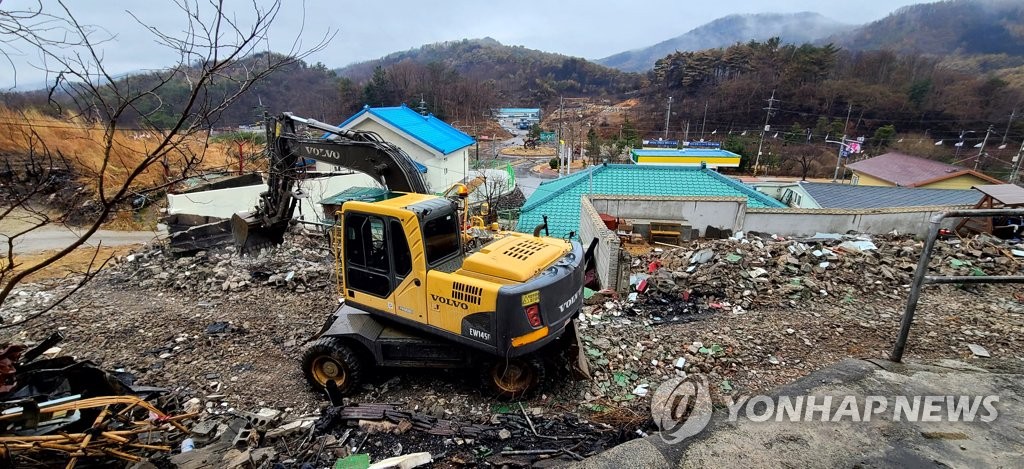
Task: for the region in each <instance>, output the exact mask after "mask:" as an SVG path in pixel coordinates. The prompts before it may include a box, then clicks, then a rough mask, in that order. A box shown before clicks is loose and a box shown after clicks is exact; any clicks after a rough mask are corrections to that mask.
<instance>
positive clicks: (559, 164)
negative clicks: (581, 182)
mask: <svg viewBox="0 0 1024 469" xmlns="http://www.w3.org/2000/svg"><path fill="white" fill-rule="evenodd" d="M562 146H563V145H562V97H561V96H559V97H558V177H562V156H563V155H562V151H563V150H562Z"/></svg>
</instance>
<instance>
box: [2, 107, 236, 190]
mask: <svg viewBox="0 0 1024 469" xmlns="http://www.w3.org/2000/svg"><path fill="white" fill-rule="evenodd" d="M163 138H164V137H163V134H162V133H160V132H159V131H135V130H124V131H117V132H116V133H115V134H114V136H113V139H112V141H111V145H110V152H109V158H107V157H106V156H105V155H106V154H107V152H106V151H105V147H106V145H105V136H104V127H103V126H101V125H96V124H93V123H90V122H86V121H85V120H83V119H80V118H78V119H56V118H53V117H48V116H45V115H43V114H41V113H39V112H37V111H33V110H28V111H13V110H10V109H5V108H0V153H6V154H10V155H14V157H15V158H26V157H27V156H28V155H29V154H30V153H34V154H35V155H36V156H38V155H41V152H42V151H43V148H44V147H45V149H46V150H48V151H49V152H50V154H52V155H53V156H54V157H57V155H58V154H59V155H63V157H64V158H65V159H66V161H67V164H68V165H69V166H70V167H71V169H72V170H73V171H74V174H75V175H76V177H77V179H78V181H79V182H80V183H81V184H82V185H84V186H86V187H88V188H90V189H92V190H93V193H95V194H98V193H99V192H98V191H99V184H100V181H101V179H102V181H103V185H104V193H105V194H106V195H113V194H114V193H115V192H117V190H118V189H119V188H120V187H121V186H122V185H123V184H124V183H125V181H126V180H127V179H128V177H129V175H130V174H131V173H132V172H133V171H134V170H135V169H136V168H137V167H138V166H139V165H140V164H143V162H144V161H145V160H146V158H147V157H149V156H150V155H152V153H153V152H154V151H155V150H156V149H157V148H158V146H159V144H160V142H161V140H162V139H163ZM197 159H198V164H196V163H195V162H196V161H197ZM190 161H191V162H192V163H191V164H190ZM104 162H106V163H107V164H106V166H105V167H104ZM167 164H168V167H169V174H170V177H171V178H174V177H180V176H181V174H182V172H183V171H184V170H185V169H186V168H188V169H190V170H191V171H197V170H211V169H219V168H235V167H236V166H237V164H238V157H237V149H235V148H232V147H231V146H230V145H227V144H209V143H208V141H207V135H206V133H205V132H203V133H198V134H195V135H191V136H188V137H185V138H184V139H183V141H182V143H181V145H179V146H178V148H177V149H176V151H172V152H171V153H170V154H168V155H167ZM101 176H102V178H101ZM167 182H168V177H167V175H165V174H164V167H163V165H162V164H161V162H159V161H158V162H156V164H152V165H150V166H149V167H147V168H145V169H144V170H143V172H142V173H141V174H140V175H139V176H138V177H137V178H136V179H135V180H134V181H133V183H132V188H133V189H136V190H137V189H143V188H152V187H159V186H161V185H163V184H166V183H167Z"/></svg>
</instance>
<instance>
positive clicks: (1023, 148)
mask: <svg viewBox="0 0 1024 469" xmlns="http://www.w3.org/2000/svg"><path fill="white" fill-rule="evenodd" d="M1022 155H1024V142H1021V143H1020V150H1017V156H1014V157H1013V161H1012V163H1014V165H1013V171H1012V172H1011V173H1010V180H1009V181H1008V182H1009V183H1010V184H1016V183H1017V180H1018V179H1019V178H1020V162H1021V159H1022V158H1021V156H1022Z"/></svg>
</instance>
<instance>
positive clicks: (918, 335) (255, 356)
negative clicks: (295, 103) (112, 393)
mask: <svg viewBox="0 0 1024 469" xmlns="http://www.w3.org/2000/svg"><path fill="white" fill-rule="evenodd" d="M325 261H326V260H325ZM133 275H134V274H133V273H132V271H130V270H126V267H124V266H123V265H122V266H118V267H114V268H113V269H111V271H110V272H107V273H104V274H102V275H101V276H100V277H98V278H97V279H96V280H94V281H93V282H92V283H90V284H89V285H88V286H87V287H86V288H85V289H84V290H83V291H81V292H79V293H78V294H77V295H76V296H74V297H73V299H72V300H71V301H69V302H68V303H66V304H65V305H62V306H61V307H59V308H58V309H57V310H56V311H54V312H52V313H50V314H47V315H45V316H43V317H41V318H40V319H38V320H35V321H33V322H30V323H28V324H27V325H25V326H19V327H15V328H12V329H6V330H5V332H4V340H5V341H9V342H32V341H38V340H41V339H42V338H44V337H45V336H47V335H48V334H50V333H51V332H52V331H54V330H60V331H62V332H63V333H64V334H65V335H66V336H67V339H66V340H65V341H64V342H63V343H62V344H61V345H60V347H61V349H62V350H61V353H63V354H69V355H74V356H76V357H79V358H85V359H90V360H94V361H96V362H98V363H100V364H101V365H102V366H104V367H106V368H113V369H124V370H127V371H129V372H131V373H133V374H134V375H135V376H136V377H137V383H138V384H144V385H153V386H164V387H167V388H170V389H171V390H173V391H174V392H176V393H178V394H179V395H180V396H182V397H183V398H185V399H187V398H191V397H199V398H200V399H202V400H203V401H204V402H205V403H206V405H207V406H208V408H209V409H214V410H216V409H221V410H226V409H243V410H255V409H257V408H259V407H272V408H277V409H281V410H285V411H286V412H287V414H288V415H293V416H295V415H301V414H305V413H310V412H314V411H316V410H317V409H319V408H321V407H323V406H325V405H326V402H325V401H324V399H323V398H322V397H321V396H320V395H318V394H316V393H314V392H313V391H312V390H311V389H310V387H309V386H307V385H306V383H305V381H304V379H303V377H302V374H301V372H300V370H299V362H298V361H299V358H300V356H301V354H302V350H303V346H304V342H305V341H306V340H307V339H308V338H309V337H310V336H311V335H312V334H314V333H315V332H316V330H317V329H318V328H319V327H320V326H321V324H322V323H323V321H324V320H325V318H326V317H327V315H328V314H329V313H330V312H331V310H332V307H333V306H332V305H334V304H335V302H334V300H333V291H332V290H333V288H330V287H322V288H318V289H310V290H308V291H305V292H302V293H296V292H294V291H289V290H285V289H275V288H270V287H254V288H251V289H248V290H244V291H238V292H234V291H225V292H217V293H209V292H207V293H198V292H194V291H190V290H175V289H167V288H147V287H141V286H140V283H141V281H140V279H139V278H135V277H133ZM183 275H187V273H184V274H183ZM67 288H69V285H66V284H64V283H63V282H60V281H52V282H50V283H45V284H37V285H28V286H25V288H20V289H19V291H18V292H17V293H16V294H15V297H14V298H13V300H12V302H11V303H9V304H7V305H5V306H4V311H3V315H4V317H5V320H7V321H10V320H12V319H15V320H16V319H20V318H19V317H17V316H21V315H23V314H27V312H29V311H31V301H33V299H34V298H38V297H45V296H46V295H56V294H59V293H60V292H61V291H63V290H64V289H67ZM1019 298H1024V290H1022V288H1021V287H1016V286H981V287H977V288H971V289H960V288H956V287H953V286H941V287H932V288H928V289H927V291H926V293H925V294H924V295H923V297H922V300H921V305H920V308H919V314H918V318H917V322H916V324H915V328H914V330H913V332H912V334H911V339H910V342H909V348H908V355H907V358H908V359H915V358H929V359H938V358H956V359H961V360H972V359H976V358H972V355H971V352H970V351H969V350H968V348H967V347H966V344H967V343H978V344H981V345H983V346H985V347H986V348H987V349H988V350H989V351H990V352H991V353H992V354H993V356H998V357H1000V358H1011V357H1016V358H1017V359H1024V305H1022V304H1021V301H1020V300H1019ZM905 299H906V288H901V289H897V290H894V291H892V292H891V293H883V294H877V295H873V296H870V297H857V298H852V299H846V300H844V301H835V300H832V299H821V300H814V299H812V300H809V301H807V302H801V303H798V304H795V305H793V306H791V307H772V308H750V309H747V310H746V311H744V312H742V313H739V314H737V313H734V312H731V311H729V310H728V309H724V310H721V311H718V312H713V313H711V314H702V315H695V316H694V317H692V318H688V319H686V320H684V321H680V322H676V323H670V324H660V325H659V324H656V323H655V322H653V321H651V318H650V316H649V315H650V314H651V313H650V312H648V313H645V314H646V315H645V314H641V315H637V314H635V313H630V312H623V313H622V314H621V315H613V314H604V313H605V312H606V311H605V309H604V308H605V306H603V305H602V304H600V303H598V304H596V305H591V306H587V307H586V308H585V312H586V314H587V317H588V318H590V319H591V320H590V321H588V325H587V327H586V328H585V329H583V330H582V335H583V336H584V340H585V341H586V344H587V347H588V348H595V349H600V355H601V356H603V357H604V358H606V359H605V360H603V361H602V360H598V359H596V357H595V356H593V355H596V354H592V356H591V366H592V368H593V369H594V372H595V378H594V380H593V381H590V382H572V381H567V380H564V379H559V380H556V381H555V382H552V383H549V385H548V387H547V389H546V390H544V392H542V393H541V394H539V395H538V396H536V397H534V398H533V399H531V400H529V401H528V402H526V405H527V406H529V407H539V408H542V409H544V410H545V411H550V412H573V413H577V414H580V415H583V416H585V417H586V418H589V419H592V420H593V421H599V422H602V421H603V422H607V423H611V424H613V425H624V426H632V427H638V426H639V427H643V426H645V425H648V422H649V417H648V410H647V409H648V405H649V404H648V402H647V401H646V399H647V398H646V397H642V396H638V395H636V394H635V393H634V392H633V391H634V387H635V386H637V385H639V384H649V386H650V387H651V388H653V387H656V386H657V385H658V384H659V383H661V382H662V381H664V380H665V379H667V378H668V377H671V376H674V375H675V374H674V373H676V370H675V369H674V368H673V361H675V360H677V359H678V358H679V357H682V356H685V355H686V354H688V353H690V352H693V353H692V354H696V352H695V351H694V350H690V349H691V348H692V347H693V345H694V342H701V343H703V344H708V345H709V346H710V344H720V346H721V347H722V350H723V352H722V355H724V359H721V360H718V361H715V362H714V363H712V364H710V365H708V366H709V368H708V369H707V370H706V372H708V373H710V374H711V375H712V376H717V377H719V378H720V379H721V380H722V381H721V382H720V383H719V384H720V386H721V388H720V389H719V392H721V393H728V392H742V393H749V392H758V391H765V390H768V389H771V388H773V387H775V386H778V385H781V384H785V383H789V382H791V381H793V380H794V379H797V378H799V377H802V376H805V375H807V374H809V373H810V372H812V371H813V370H815V369H817V368H819V367H821V366H824V365H827V364H831V363H835V362H837V361H839V360H841V359H843V358H846V357H855V358H877V357H885V356H886V355H887V353H888V351H889V350H890V347H891V345H892V342H893V340H894V338H895V336H896V331H897V328H898V325H899V321H900V314H901V312H902V306H903V302H904V301H905ZM19 302H20V303H21V304H19ZM599 315H600V316H602V319H601V320H599V321H598V320H593V317H596V316H599ZM692 354H691V355H692ZM616 355H617V356H616ZM608 358H610V359H611V360H607V359H608ZM623 363H629V365H628V366H625V365H623ZM712 365H713V366H714V368H710V366H712ZM702 366H703V365H702ZM701 371H705V370H701ZM623 376H624V377H623ZM620 378H621V379H620ZM352 400H353V401H354V402H391V403H400V404H402V405H404V406H405V407H407V408H409V409H426V410H429V409H434V410H436V411H438V412H440V413H442V414H444V415H448V416H457V417H461V418H466V419H471V420H472V419H476V420H485V419H487V418H488V416H490V415H491V413H492V412H494V411H495V409H497V408H499V407H500V406H503V405H505V404H504V403H502V402H499V401H497V400H494V399H492V398H491V397H490V396H489V395H486V394H485V393H484V392H483V391H482V386H480V380H479V376H478V374H477V373H475V372H468V371H465V370H452V371H444V372H440V373H438V372H436V371H430V372H424V371H417V370H411V371H410V370H383V371H380V372H378V373H376V374H375V375H374V376H373V377H372V378H371V379H370V381H369V382H368V383H367V384H366V385H365V386H364V388H363V389H362V390H360V392H358V393H357V394H355V395H354V396H353V397H352ZM648 428H649V427H648Z"/></svg>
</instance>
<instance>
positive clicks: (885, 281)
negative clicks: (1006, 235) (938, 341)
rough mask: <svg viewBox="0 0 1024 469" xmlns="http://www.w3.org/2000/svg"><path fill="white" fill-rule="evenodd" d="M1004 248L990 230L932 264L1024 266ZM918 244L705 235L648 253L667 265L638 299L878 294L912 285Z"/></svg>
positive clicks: (947, 269)
mask: <svg viewBox="0 0 1024 469" xmlns="http://www.w3.org/2000/svg"><path fill="white" fill-rule="evenodd" d="M1000 249H1005V247H1003V245H1002V244H1001V242H1000V241H999V240H995V239H994V238H991V237H987V238H984V239H983V238H980V237H979V238H973V239H967V240H964V242H962V243H960V244H956V245H952V244H946V243H939V244H937V245H936V248H935V253H934V255H933V259H932V264H931V266H932V269H933V270H936V271H938V273H940V274H942V275H1013V274H1015V273H1017V272H1020V270H1021V267H1022V266H1024V263H1021V262H1019V261H1017V260H1015V259H1014V258H1012V257H1010V256H1005V255H1001V254H1000ZM920 250H921V242H920V241H917V240H915V239H913V238H911V237H907V236H899V235H884V236H876V237H874V238H868V237H866V236H864V235H857V236H854V235H842V236H840V235H836V236H832V235H830V234H825V233H819V234H817V235H815V236H814V237H813V238H810V239H809V240H808V239H805V240H802V241H795V240H782V241H777V240H775V239H773V238H772V237H763V238H762V237H760V236H756V235H753V234H751V233H747V234H746V235H745V237H743V238H740V239H738V238H733V239H726V240H705V241H703V242H696V243H694V244H693V245H692V246H690V247H688V248H681V249H674V250H669V251H665V252H663V253H660V254H659V253H652V254H650V255H649V257H648V258H647V259H646V260H645V261H643V262H644V263H651V262H654V261H657V262H658V263H659V264H660V266H661V267H660V268H659V269H657V270H656V271H654V272H653V273H651V274H650V275H651V277H650V278H649V279H648V280H649V284H650V287H653V289H654V290H656V291H658V292H659V293H661V294H662V296H661V297H655V296H652V295H640V296H639V297H638V298H637V302H638V303H641V304H643V303H651V302H657V303H661V304H665V303H666V301H668V302H672V300H671V298H677V299H679V300H682V299H683V298H684V295H685V294H686V293H687V292H689V293H690V294H693V293H695V292H699V293H700V294H703V295H704V296H706V297H708V298H709V299H711V298H717V299H718V300H725V301H726V302H730V303H731V304H730V305H729V306H730V308H731V306H732V305H738V306H739V307H740V308H741V309H743V310H745V309H749V308H751V307H752V306H755V305H762V306H763V305H776V306H778V305H786V304H789V305H793V304H795V303H797V302H802V301H806V300H808V299H810V298H813V297H820V296H830V295H831V296H833V297H843V296H844V295H859V294H872V293H875V292H879V291H888V290H892V289H894V288H895V289H899V288H902V286H903V285H906V284H908V283H909V282H910V279H911V276H912V274H913V272H914V270H915V268H916V266H917V261H918V257H919V256H920ZM634 275H638V274H634ZM715 295H718V296H715ZM720 304H721V305H722V306H725V303H720Z"/></svg>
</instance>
